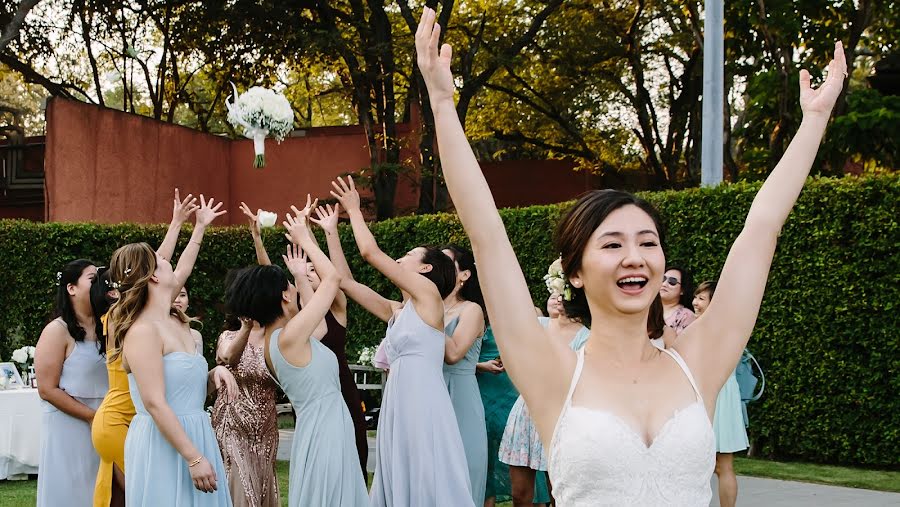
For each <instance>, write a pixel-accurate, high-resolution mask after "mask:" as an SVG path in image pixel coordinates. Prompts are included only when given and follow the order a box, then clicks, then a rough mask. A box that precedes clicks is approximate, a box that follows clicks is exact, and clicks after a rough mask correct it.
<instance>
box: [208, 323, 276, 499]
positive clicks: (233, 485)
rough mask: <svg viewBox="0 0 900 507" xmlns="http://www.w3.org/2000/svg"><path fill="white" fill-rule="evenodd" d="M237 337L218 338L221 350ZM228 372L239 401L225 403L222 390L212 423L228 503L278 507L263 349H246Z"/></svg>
mask: <svg viewBox="0 0 900 507" xmlns="http://www.w3.org/2000/svg"><path fill="white" fill-rule="evenodd" d="M235 336H236V333H235V332H232V331H226V332H224V333H222V336H221V337H219V344H220V345H221V344H222V343H224V342H226V341H229V340H233V339H234V338H235ZM229 369H230V370H231V372H232V373H233V374H234V378H235V380H237V384H238V391H239V395H238V398H237V399H236V400H235V401H233V402H231V403H227V402H226V399H225V394H224V393H223V392H221V389H220V391H219V392H218V393H217V395H218V396H217V398H216V403H215V405H214V406H213V417H212V423H213V429H214V430H215V432H216V439H217V440H218V441H219V447H220V448H221V449H222V458H223V460H224V461H225V471H226V474H227V476H228V488H229V490H230V491H231V499H232V502H233V503H234V507H245V506H246V507H277V506H280V505H281V504H280V503H279V498H278V482H277V481H276V480H275V455H276V453H277V452H278V423H277V417H276V414H275V394H276V384H275V381H274V380H272V378H271V377H270V376H269V372H268V370H267V369H266V363H265V357H264V356H263V349H262V347H254V346H253V345H251V344H249V343H248V344H247V347H246V348H245V349H244V353H243V354H242V355H241V359H240V362H238V365H237V367H236V368H234V367H232V368H229Z"/></svg>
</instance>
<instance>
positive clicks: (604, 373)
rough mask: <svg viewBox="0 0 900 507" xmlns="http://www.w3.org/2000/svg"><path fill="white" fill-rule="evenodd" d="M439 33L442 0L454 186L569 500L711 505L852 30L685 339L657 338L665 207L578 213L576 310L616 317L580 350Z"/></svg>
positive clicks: (442, 79)
mask: <svg viewBox="0 0 900 507" xmlns="http://www.w3.org/2000/svg"><path fill="white" fill-rule="evenodd" d="M439 39H440V27H439V26H437V25H436V24H435V12H434V11H433V10H431V9H428V8H426V9H425V12H424V13H423V15H422V18H421V20H420V23H419V27H418V31H417V32H416V51H417V57H418V65H419V68H420V69H421V71H422V76H423V78H424V80H425V83H426V85H427V87H428V92H429V97H430V101H431V108H432V110H433V112H434V118H435V126H436V130H437V138H438V145H439V146H440V155H441V164H442V166H443V170H444V175H445V177H446V181H447V187H448V188H449V190H450V194H451V196H452V197H453V202H454V204H455V206H456V211H457V213H458V214H459V217H460V220H461V221H462V224H463V226H464V227H465V230H466V233H467V234H468V236H469V238H470V239H471V242H472V250H473V251H474V253H475V258H476V261H477V263H478V267H479V273H480V274H481V276H482V289H483V290H484V296H485V300H486V302H487V310H488V315H489V317H490V320H491V325H492V327H493V330H494V335H495V336H496V338H497V343H498V344H499V346H500V351H501V354H502V356H503V363H504V365H505V367H506V369H507V371H508V372H509V375H510V377H511V378H512V380H513V382H514V383H515V384H516V387H518V389H519V391H520V392H521V393H522V395H523V396H524V397H525V401H526V403H527V405H528V408H529V411H530V412H531V415H532V416H533V418H534V421H535V424H536V426H537V429H538V433H539V434H540V436H541V440H542V441H543V444H544V447H545V448H546V449H549V450H550V451H549V453H550V456H549V459H550V463H549V472H550V479H551V481H552V483H553V493H554V496H555V497H556V499H557V505H559V506H561V507H570V506H595V505H601V504H604V505H606V504H608V505H640V506H654V505H692V506H700V505H704V506H705V505H709V500H710V496H711V492H710V487H709V481H710V476H711V474H712V471H713V466H714V460H715V445H714V444H715V442H714V437H713V432H712V427H711V425H710V419H711V416H712V413H713V410H714V409H715V403H716V394H717V393H718V392H719V389H720V388H721V387H722V385H723V384H724V382H725V380H726V379H727V378H728V376H729V375H730V374H731V372H732V371H733V370H734V365H735V364H736V363H737V361H738V358H739V357H740V355H741V351H742V350H743V349H744V346H745V345H746V343H747V341H748V339H749V338H750V333H751V331H752V330H753V326H754V324H755V322H756V317H757V314H758V312H759V307H760V303H761V301H762V296H763V292H764V290H765V285H766V278H767V275H768V272H769V268H770V266H771V263H772V257H773V255H774V253H775V244H776V241H777V238H778V234H779V232H780V230H781V227H782V225H783V224H784V222H785V220H786V219H787V216H788V214H789V213H790V210H791V208H792V207H793V205H794V202H795V201H796V200H797V197H798V195H799V194H800V191H801V189H802V188H803V184H804V182H805V181H806V178H807V175H808V174H809V170H810V167H811V165H812V163H813V160H814V159H815V155H816V151H817V150H818V146H819V142H820V141H821V139H822V136H823V134H824V132H825V126H826V125H827V123H828V119H829V116H830V115H831V110H832V108H833V107H834V104H835V101H836V100H837V97H838V96H839V95H840V91H841V88H842V86H843V80H844V78H845V77H846V61H845V59H844V53H843V49H842V47H841V44H840V42H838V43H836V44H835V51H834V60H833V61H832V62H831V63H830V64H829V66H828V72H827V75H828V77H827V79H826V80H825V81H824V83H823V84H822V86H821V87H819V88H818V89H812V88H811V87H810V76H809V73H808V72H806V71H803V72H801V74H800V105H801V107H802V109H803V122H802V123H801V125H800V128H799V130H798V132H797V134H796V136H795V137H794V139H793V140H792V142H791V145H790V146H789V147H788V149H787V151H786V152H785V153H784V156H783V157H782V159H781V161H780V162H779V163H778V165H777V166H776V167H775V169H774V170H773V171H772V173H771V175H770V176H769V178H768V179H767V180H766V183H765V184H764V185H763V186H762V188H761V189H760V191H759V193H758V194H757V196H756V198H755V200H754V201H753V205H752V206H751V208H750V212H749V213H748V215H747V219H746V223H745V225H744V229H743V231H742V232H741V234H740V235H739V236H738V238H737V239H736V240H735V242H734V244H733V245H732V248H731V251H730V253H729V255H728V259H727V261H726V262H725V266H724V267H723V269H722V274H721V277H720V278H719V286H718V290H717V291H716V299H715V300H714V301H713V302H712V303H710V305H709V308H708V309H707V310H706V312H705V313H704V314H703V316H702V317H701V318H699V319H698V320H697V321H696V322H695V323H694V324H693V325H691V326H690V327H689V328H688V329H686V330H685V331H684V333H683V334H682V335H681V336H680V337H679V338H678V341H677V342H676V343H675V345H674V347H672V349H671V350H662V349H660V348H657V347H655V346H654V345H652V344H651V343H650V341H649V340H648V339H647V314H648V311H649V308H650V304H651V303H652V302H653V299H654V298H655V297H656V295H657V294H658V293H659V288H660V285H661V283H662V278H663V273H664V271H665V265H666V259H665V254H664V252H663V248H662V245H663V231H662V228H661V227H660V223H659V219H658V217H657V214H656V211H655V210H654V209H653V207H652V206H651V205H650V204H648V203H646V202H645V201H643V200H642V199H640V198H638V197H636V196H633V195H631V194H628V193H625V192H619V191H614V190H599V191H594V192H591V193H589V194H587V195H586V196H584V197H583V198H582V199H580V200H579V201H578V202H577V203H576V204H575V206H574V207H573V208H572V209H571V210H570V211H569V212H568V214H567V215H566V216H565V217H563V218H562V220H561V222H560V224H559V226H558V229H557V233H556V237H555V244H556V248H557V250H558V251H559V252H560V253H561V254H562V259H563V271H564V272H565V273H566V274H567V277H568V283H569V284H570V286H571V292H572V297H571V300H569V301H566V302H565V305H566V313H567V314H568V315H569V316H570V317H576V318H580V319H581V320H582V322H583V323H584V324H585V325H587V326H589V327H590V322H591V320H595V321H597V322H602V323H603V325H602V326H601V325H598V326H596V327H594V328H592V329H591V335H590V338H589V340H588V343H587V345H586V346H585V347H584V348H583V349H581V351H579V352H578V353H576V352H574V351H572V350H571V349H569V348H568V347H565V346H564V345H563V344H561V343H558V342H557V341H554V340H549V339H547V337H546V336H545V335H546V331H545V330H544V329H543V328H542V327H541V326H540V324H538V323H537V322H536V321H535V320H534V317H533V315H532V314H531V311H532V310H531V307H532V304H531V296H530V294H529V292H528V286H527V285H526V282H525V278H524V276H523V275H522V270H521V268H520V267H519V264H518V262H517V261H516V256H515V253H514V252H513V250H512V247H511V245H510V242H509V239H508V237H507V235H506V230H505V229H504V226H503V222H502V221H501V219H500V216H499V214H498V213H497V209H496V206H495V204H494V200H493V198H492V196H491V192H490V189H489V187H488V185H487V183H486V182H485V179H484V176H483V175H482V173H481V170H480V168H479V166H478V162H477V161H476V159H475V156H474V154H473V152H472V149H471V147H470V146H469V143H468V141H467V140H466V137H465V133H464V132H463V128H462V126H461V125H460V122H459V118H458V116H457V114H456V109H455V105H454V102H453V95H454V80H453V76H452V75H451V72H450V60H451V49H450V46H449V45H446V44H445V45H443V47H441V48H440V49H438V40H439ZM534 372H541V373H542V374H541V375H535V374H534Z"/></svg>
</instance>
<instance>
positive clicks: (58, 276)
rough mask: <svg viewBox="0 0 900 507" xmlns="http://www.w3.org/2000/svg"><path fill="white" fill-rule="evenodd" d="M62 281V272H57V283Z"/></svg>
mask: <svg viewBox="0 0 900 507" xmlns="http://www.w3.org/2000/svg"><path fill="white" fill-rule="evenodd" d="M61 281H62V271H57V272H56V283H59V282H61Z"/></svg>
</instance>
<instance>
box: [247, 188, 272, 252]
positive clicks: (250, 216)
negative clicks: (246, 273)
mask: <svg viewBox="0 0 900 507" xmlns="http://www.w3.org/2000/svg"><path fill="white" fill-rule="evenodd" d="M241 211H242V212H243V213H244V215H245V216H246V217H247V221H248V222H249V224H248V225H249V227H250V237H252V238H253V250H254V251H256V263H257V264H259V265H260V266H269V265H271V264H272V261H271V260H269V252H267V251H266V246H265V245H264V244H263V242H262V234H261V233H260V229H259V213H260V212H261V211H262V210H256V213H253V212H252V211H250V207H249V206H247V204H246V203H244V202H241Z"/></svg>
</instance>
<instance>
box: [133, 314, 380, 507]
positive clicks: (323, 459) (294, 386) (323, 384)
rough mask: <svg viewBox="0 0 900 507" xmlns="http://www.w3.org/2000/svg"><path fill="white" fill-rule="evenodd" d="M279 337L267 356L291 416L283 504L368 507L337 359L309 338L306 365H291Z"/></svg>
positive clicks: (273, 339)
mask: <svg viewBox="0 0 900 507" xmlns="http://www.w3.org/2000/svg"><path fill="white" fill-rule="evenodd" d="M280 336H281V329H278V330H276V331H275V332H274V333H272V337H271V338H270V339H269V357H270V358H271V359H272V367H273V368H275V374H276V376H277V377H278V382H279V384H281V388H282V389H283V390H284V393H285V394H286V395H287V397H288V398H289V399H290V400H291V405H293V406H294V411H295V412H296V413H297V427H296V428H295V429H294V440H293V443H292V444H291V469H290V476H291V482H290V485H289V487H288V505H290V506H291V507H295V506H296V507H299V506H306V505H309V506H312V505H322V506H326V505H335V506H338V505H340V506H343V507H363V506H365V505H368V504H369V495H368V492H367V491H366V483H365V481H364V480H363V476H362V474H361V473H359V454H358V453H357V450H356V433H355V429H354V426H353V420H352V419H351V418H350V411H349V410H348V409H347V404H346V403H344V397H343V395H341V381H340V377H339V375H338V361H337V356H335V355H334V352H332V351H331V350H329V349H328V347H326V346H325V345H322V343H321V342H319V340H317V339H315V338H310V340H309V346H310V349H311V357H310V360H309V363H308V364H307V365H306V366H294V365H292V364H290V363H288V362H287V360H285V358H284V356H283V355H281V350H280V349H279V348H278V339H279V338H280ZM129 507H130V506H129Z"/></svg>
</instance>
